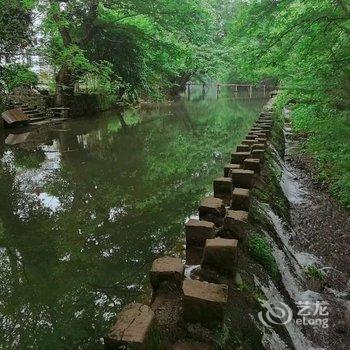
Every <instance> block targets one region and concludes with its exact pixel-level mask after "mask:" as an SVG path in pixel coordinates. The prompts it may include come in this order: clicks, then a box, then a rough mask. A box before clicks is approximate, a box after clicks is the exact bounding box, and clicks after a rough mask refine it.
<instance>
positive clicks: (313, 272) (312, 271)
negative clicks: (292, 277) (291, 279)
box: [305, 265, 325, 281]
mask: <svg viewBox="0 0 350 350" xmlns="http://www.w3.org/2000/svg"><path fill="white" fill-rule="evenodd" d="M305 273H306V275H307V276H310V277H313V278H316V279H319V280H322V281H323V280H324V278H325V274H324V272H322V271H321V270H319V269H318V268H317V267H315V266H313V265H310V266H308V267H307V269H306V270H305Z"/></svg>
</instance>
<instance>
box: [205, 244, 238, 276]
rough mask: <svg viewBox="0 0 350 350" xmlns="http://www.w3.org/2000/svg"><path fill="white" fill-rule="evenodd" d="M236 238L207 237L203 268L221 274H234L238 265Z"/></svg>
mask: <svg viewBox="0 0 350 350" xmlns="http://www.w3.org/2000/svg"><path fill="white" fill-rule="evenodd" d="M237 244H238V241H237V240H236V239H226V238H214V239H207V241H206V243H205V247H204V253H203V261H202V269H204V270H209V271H215V272H217V273H218V274H220V275H225V276H232V275H233V274H234V271H235V269H236V266H237Z"/></svg>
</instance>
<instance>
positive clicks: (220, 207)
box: [198, 197, 226, 226]
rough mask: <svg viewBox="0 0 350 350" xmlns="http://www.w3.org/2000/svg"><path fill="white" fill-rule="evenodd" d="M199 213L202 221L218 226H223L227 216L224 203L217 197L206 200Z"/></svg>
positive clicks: (202, 203)
mask: <svg viewBox="0 0 350 350" xmlns="http://www.w3.org/2000/svg"><path fill="white" fill-rule="evenodd" d="M198 211H199V218H200V219H201V220H206V221H210V222H213V223H214V224H215V225H218V226H220V225H221V224H222V222H223V220H224V216H225V214H226V208H225V204H224V201H223V200H222V199H220V198H215V197H206V198H204V199H203V201H202V202H201V204H200V206H199V208H198Z"/></svg>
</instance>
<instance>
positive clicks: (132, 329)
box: [104, 303, 154, 350]
mask: <svg viewBox="0 0 350 350" xmlns="http://www.w3.org/2000/svg"><path fill="white" fill-rule="evenodd" d="M153 325H154V312H153V311H152V310H151V309H150V308H149V307H148V306H146V305H143V304H139V303H133V304H129V305H127V306H126V307H125V308H124V309H123V310H122V311H121V312H120V313H119V314H118V316H117V322H116V324H115V325H114V326H113V327H112V328H111V330H110V332H109V333H108V334H107V336H106V337H105V338H104V341H105V349H107V350H114V349H118V348H119V347H121V346H134V347H136V348H137V349H144V350H146V349H148V347H147V343H148V340H149V336H150V334H151V331H152V327H153Z"/></svg>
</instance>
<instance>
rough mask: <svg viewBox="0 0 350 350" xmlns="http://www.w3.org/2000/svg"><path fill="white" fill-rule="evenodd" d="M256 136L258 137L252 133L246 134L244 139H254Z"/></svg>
mask: <svg viewBox="0 0 350 350" xmlns="http://www.w3.org/2000/svg"><path fill="white" fill-rule="evenodd" d="M257 138H258V136H257V135H255V134H254V135H247V136H246V138H245V139H246V140H255V139H257Z"/></svg>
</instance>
